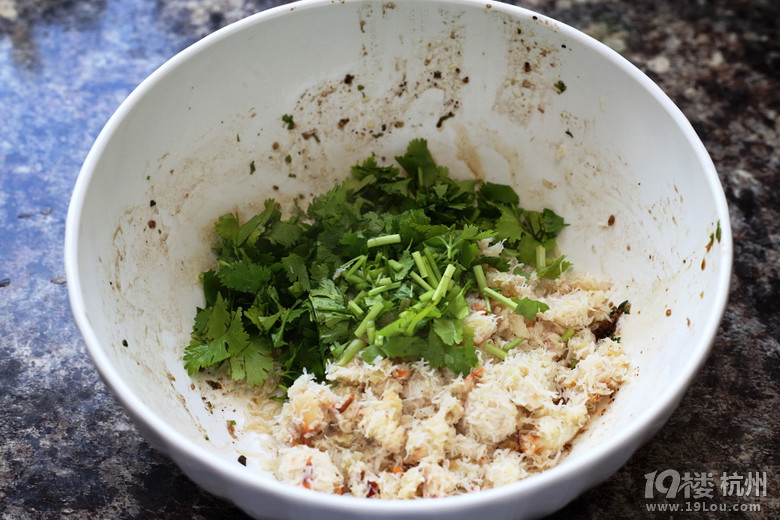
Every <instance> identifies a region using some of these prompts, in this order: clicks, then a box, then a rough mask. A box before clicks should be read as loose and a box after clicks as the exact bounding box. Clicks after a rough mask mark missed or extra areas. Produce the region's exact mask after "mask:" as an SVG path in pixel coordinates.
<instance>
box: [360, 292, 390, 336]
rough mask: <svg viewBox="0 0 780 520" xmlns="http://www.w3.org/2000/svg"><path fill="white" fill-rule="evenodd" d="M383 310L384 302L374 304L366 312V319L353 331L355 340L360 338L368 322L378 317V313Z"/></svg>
mask: <svg viewBox="0 0 780 520" xmlns="http://www.w3.org/2000/svg"><path fill="white" fill-rule="evenodd" d="M370 292H371V291H369V293H370ZM384 308H385V303H384V302H377V303H375V304H374V305H373V306H372V307H371V309H370V310H369V311H368V314H366V317H365V318H363V321H361V322H360V325H358V328H356V329H355V337H357V338H359V337H361V336H362V335H363V333H365V332H366V327H368V322H370V321H373V320H375V319H376V317H377V316H379V313H380V312H382V309H384Z"/></svg>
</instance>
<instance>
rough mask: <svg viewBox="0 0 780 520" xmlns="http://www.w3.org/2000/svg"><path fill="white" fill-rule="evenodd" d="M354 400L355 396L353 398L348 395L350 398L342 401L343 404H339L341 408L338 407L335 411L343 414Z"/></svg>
mask: <svg viewBox="0 0 780 520" xmlns="http://www.w3.org/2000/svg"><path fill="white" fill-rule="evenodd" d="M354 400H355V396H354V395H350V396H349V397H347V399H346V400H345V401H344V402H343V403H342V404H341V406H339V407H338V408H336V410H338V412H339V413H344V410H346V409H347V408H348V407H349V405H351V404H352V401H354Z"/></svg>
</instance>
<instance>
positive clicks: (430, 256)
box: [423, 246, 441, 283]
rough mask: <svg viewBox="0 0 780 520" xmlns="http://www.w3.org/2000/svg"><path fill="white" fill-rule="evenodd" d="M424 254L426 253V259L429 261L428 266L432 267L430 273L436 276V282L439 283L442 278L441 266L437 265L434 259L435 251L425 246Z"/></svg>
mask: <svg viewBox="0 0 780 520" xmlns="http://www.w3.org/2000/svg"><path fill="white" fill-rule="evenodd" d="M423 254H424V255H425V260H426V261H427V262H428V266H429V267H430V274H431V275H433V277H434V278H435V282H436V283H439V280H440V279H441V271H439V266H438V265H436V260H434V259H433V252H432V251H431V248H430V247H428V246H425V247H424V248H423Z"/></svg>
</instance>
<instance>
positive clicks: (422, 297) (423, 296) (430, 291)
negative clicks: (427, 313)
mask: <svg viewBox="0 0 780 520" xmlns="http://www.w3.org/2000/svg"><path fill="white" fill-rule="evenodd" d="M435 292H436V290H435V289H434V288H433V287H431V288H430V289H428V291H426V292H424V293H422V294H421V295H420V301H421V302H423V303H428V302H429V301H431V300H432V299H433V295H434V293H435Z"/></svg>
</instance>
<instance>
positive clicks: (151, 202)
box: [149, 200, 157, 208]
mask: <svg viewBox="0 0 780 520" xmlns="http://www.w3.org/2000/svg"><path fill="white" fill-rule="evenodd" d="M156 205H157V203H156V202H155V201H153V200H150V201H149V207H151V208H153V207H155V206H156Z"/></svg>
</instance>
